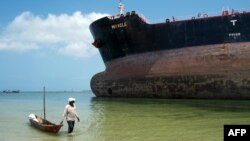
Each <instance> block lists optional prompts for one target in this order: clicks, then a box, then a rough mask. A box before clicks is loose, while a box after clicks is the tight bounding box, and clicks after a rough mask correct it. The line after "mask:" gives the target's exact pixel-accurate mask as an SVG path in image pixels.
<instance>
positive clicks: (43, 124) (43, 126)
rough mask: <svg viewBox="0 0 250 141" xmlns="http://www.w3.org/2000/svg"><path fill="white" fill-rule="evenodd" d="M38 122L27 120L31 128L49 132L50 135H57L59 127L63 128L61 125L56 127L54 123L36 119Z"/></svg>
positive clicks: (39, 118)
mask: <svg viewBox="0 0 250 141" xmlns="http://www.w3.org/2000/svg"><path fill="white" fill-rule="evenodd" d="M37 119H38V121H39V122H37V121H35V120H33V119H29V121H30V124H31V126H33V127H35V128H37V129H39V130H41V131H45V132H50V133H58V132H59V130H60V129H61V127H62V126H63V125H62V124H59V125H56V124H54V123H51V122H49V121H47V120H44V119H43V118H41V117H37Z"/></svg>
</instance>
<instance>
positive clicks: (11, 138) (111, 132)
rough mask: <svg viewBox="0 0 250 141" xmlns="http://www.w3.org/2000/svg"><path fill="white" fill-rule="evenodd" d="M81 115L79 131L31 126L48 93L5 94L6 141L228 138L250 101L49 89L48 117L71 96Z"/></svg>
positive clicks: (2, 124)
mask: <svg viewBox="0 0 250 141" xmlns="http://www.w3.org/2000/svg"><path fill="white" fill-rule="evenodd" d="M71 96H72V97H75V98H76V99H77V101H76V104H77V111H78V114H79V116H80V118H81V122H80V123H76V126H75V134H74V135H73V136H68V135H67V125H66V122H64V123H65V126H64V127H63V128H62V130H61V132H60V133H59V134H56V135H54V134H48V133H44V132H41V131H39V130H36V129H35V128H33V127H31V126H30V124H29V122H28V115H29V113H35V114H38V115H42V113H43V110H42V93H20V94H9V95H6V94H0V103H1V107H0V111H1V115H0V140H1V141H16V140H18V141H73V140H76V141H77V140H85V141H142V140H143V141H163V140H164V141H196V140H197V141H198V140H199V141H222V140H223V125H224V124H250V101H238V100H237V101H236V100H235V101H232V100H167V99H107V98H95V97H94V96H93V95H92V93H91V92H83V93H47V98H46V99H47V101H46V108H47V119H49V120H50V121H52V122H55V123H59V122H60V120H61V117H62V112H63V110H64V107H65V104H66V103H67V99H68V97H71Z"/></svg>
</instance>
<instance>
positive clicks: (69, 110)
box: [63, 104, 78, 121]
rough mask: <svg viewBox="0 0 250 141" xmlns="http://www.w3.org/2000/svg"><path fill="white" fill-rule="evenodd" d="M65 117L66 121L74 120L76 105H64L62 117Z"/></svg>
mask: <svg viewBox="0 0 250 141" xmlns="http://www.w3.org/2000/svg"><path fill="white" fill-rule="evenodd" d="M65 117H66V120H67V121H75V119H76V117H78V116H77V113H76V106H75V105H74V107H71V106H70V105H69V104H67V105H66V106H65V109H64V112H63V118H65Z"/></svg>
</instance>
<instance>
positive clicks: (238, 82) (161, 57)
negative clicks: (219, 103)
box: [91, 42, 250, 99]
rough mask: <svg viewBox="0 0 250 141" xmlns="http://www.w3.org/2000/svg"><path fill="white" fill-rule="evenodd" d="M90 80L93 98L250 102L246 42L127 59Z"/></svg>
mask: <svg viewBox="0 0 250 141" xmlns="http://www.w3.org/2000/svg"><path fill="white" fill-rule="evenodd" d="M105 66H106V70H105V71H103V72H101V73H98V74H96V75H95V76H93V78H92V80H91V89H92V91H93V92H94V94H95V95H96V96H97V97H142V98H199V99H200V98H202V99H250V42H241V43H222V44H216V45H206V46H195V47H186V48H180V49H173V50H163V51H155V52H146V53H140V54H135V55H128V56H125V57H123V58H118V59H115V60H111V61H108V62H106V63H105Z"/></svg>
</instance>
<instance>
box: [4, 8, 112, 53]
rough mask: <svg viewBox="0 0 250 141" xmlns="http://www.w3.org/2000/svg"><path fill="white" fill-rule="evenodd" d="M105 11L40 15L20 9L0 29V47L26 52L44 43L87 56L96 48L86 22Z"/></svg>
mask: <svg viewBox="0 0 250 141" xmlns="http://www.w3.org/2000/svg"><path fill="white" fill-rule="evenodd" d="M107 15H108V14H102V13H95V12H93V13H89V14H82V13H81V12H79V11H77V12H75V13H74V14H72V15H68V14H61V15H53V14H49V15H48V16H47V17H45V18H43V17H41V16H37V15H34V14H32V13H31V12H24V13H22V14H21V15H19V16H17V17H16V18H15V19H14V20H13V21H12V22H11V23H10V24H8V26H7V27H5V28H4V30H3V32H2V33H0V51H3V50H5V51H15V52H26V51H31V50H39V49H43V48H45V47H46V48H49V49H53V50H56V51H57V52H58V53H61V54H64V55H68V56H74V57H88V56H91V55H93V54H96V53H97V49H95V48H93V46H92V45H91V42H92V41H93V38H92V36H91V33H90V31H89V25H90V24H91V23H92V22H93V21H94V20H96V19H99V18H101V17H104V16H107Z"/></svg>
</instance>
